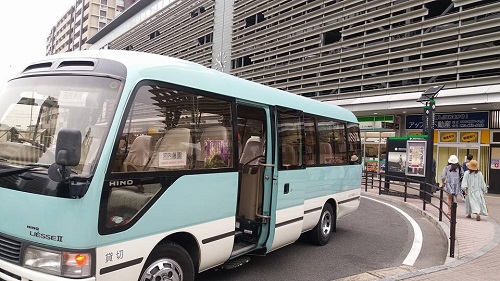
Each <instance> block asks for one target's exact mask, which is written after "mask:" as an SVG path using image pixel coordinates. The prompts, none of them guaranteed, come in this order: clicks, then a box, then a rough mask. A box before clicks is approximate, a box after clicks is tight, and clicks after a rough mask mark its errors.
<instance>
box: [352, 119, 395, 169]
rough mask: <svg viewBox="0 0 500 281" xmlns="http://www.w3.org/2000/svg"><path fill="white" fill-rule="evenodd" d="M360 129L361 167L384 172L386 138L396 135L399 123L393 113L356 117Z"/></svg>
mask: <svg viewBox="0 0 500 281" xmlns="http://www.w3.org/2000/svg"><path fill="white" fill-rule="evenodd" d="M358 121H359V126H360V129H361V145H362V152H363V155H362V156H363V167H364V169H366V170H367V171H370V172H377V173H384V172H385V167H386V163H385V159H386V153H387V138H390V137H394V136H396V130H397V129H398V128H399V124H398V123H395V122H394V121H395V118H394V116H393V115H384V116H367V117H358Z"/></svg>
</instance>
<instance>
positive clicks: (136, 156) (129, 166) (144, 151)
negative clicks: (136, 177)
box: [123, 135, 151, 172]
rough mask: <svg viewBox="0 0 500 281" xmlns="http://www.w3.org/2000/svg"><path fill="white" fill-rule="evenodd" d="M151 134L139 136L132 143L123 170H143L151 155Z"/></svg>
mask: <svg viewBox="0 0 500 281" xmlns="http://www.w3.org/2000/svg"><path fill="white" fill-rule="evenodd" d="M150 146H151V136H147V135H141V136H138V137H137V138H136V139H135V140H134V142H133V143H132V145H131V146H130V151H129V153H128V154H127V157H126V158H125V160H124V161H123V171H124V172H130V171H142V170H143V169H144V166H145V165H146V164H147V163H148V161H149V157H150V156H151V147H150Z"/></svg>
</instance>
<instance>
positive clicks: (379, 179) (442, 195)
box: [363, 171, 457, 258]
mask: <svg viewBox="0 0 500 281" xmlns="http://www.w3.org/2000/svg"><path fill="white" fill-rule="evenodd" d="M363 184H364V188H365V191H368V188H371V189H373V188H378V194H379V195H381V194H386V195H393V196H399V197H403V198H404V202H407V199H408V198H416V199H420V200H421V201H422V210H424V211H425V209H426V207H427V205H430V206H431V207H434V208H436V209H437V210H438V212H439V214H438V217H439V221H443V216H444V217H446V219H447V220H449V222H450V257H452V258H453V257H455V239H456V237H455V236H456V235H455V234H456V223H457V201H456V196H451V194H449V193H448V192H447V191H446V190H444V189H443V188H441V187H440V186H438V185H433V184H429V183H426V182H424V181H419V180H415V179H413V178H408V177H406V176H405V177H398V176H392V175H391V177H390V180H389V179H387V178H386V177H384V176H383V175H381V174H377V173H376V172H369V171H364V175H363ZM448 196H451V203H448ZM432 199H436V200H438V201H437V202H438V203H437V204H435V203H433V200H432ZM434 201H435V200H434ZM445 208H446V209H449V210H450V212H448V211H445Z"/></svg>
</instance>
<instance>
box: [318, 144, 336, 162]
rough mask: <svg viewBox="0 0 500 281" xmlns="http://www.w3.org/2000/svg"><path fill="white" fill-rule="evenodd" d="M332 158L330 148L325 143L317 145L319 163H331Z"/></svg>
mask: <svg viewBox="0 0 500 281" xmlns="http://www.w3.org/2000/svg"><path fill="white" fill-rule="evenodd" d="M332 157H333V151H332V146H331V145H330V144H329V143H327V142H320V143H319V163H320V164H326V163H331V160H332Z"/></svg>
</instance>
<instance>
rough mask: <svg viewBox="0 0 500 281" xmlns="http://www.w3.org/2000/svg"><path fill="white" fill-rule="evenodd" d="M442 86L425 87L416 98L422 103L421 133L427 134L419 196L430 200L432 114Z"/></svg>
mask: <svg viewBox="0 0 500 281" xmlns="http://www.w3.org/2000/svg"><path fill="white" fill-rule="evenodd" d="M443 88H444V85H437V86H432V87H430V88H429V89H427V90H426V91H425V92H424V93H422V96H421V97H420V98H419V99H418V100H417V101H418V102H421V103H423V104H424V115H423V120H422V121H423V129H422V133H423V134H424V135H427V151H426V153H425V183H426V184H423V185H421V186H420V198H422V199H424V200H425V201H428V202H431V195H430V192H431V188H430V184H433V183H434V180H433V177H435V176H436V175H435V174H434V172H435V171H434V169H435V167H433V166H434V165H433V161H434V156H433V152H434V151H433V150H434V114H435V111H436V102H435V101H434V98H436V96H437V95H438V93H439V91H441V89H443ZM425 191H426V192H425Z"/></svg>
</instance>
